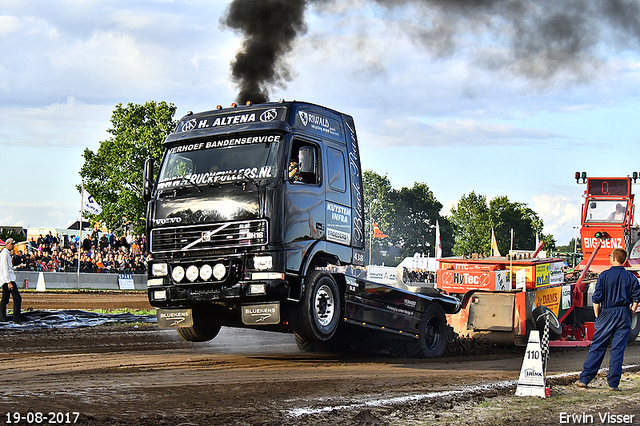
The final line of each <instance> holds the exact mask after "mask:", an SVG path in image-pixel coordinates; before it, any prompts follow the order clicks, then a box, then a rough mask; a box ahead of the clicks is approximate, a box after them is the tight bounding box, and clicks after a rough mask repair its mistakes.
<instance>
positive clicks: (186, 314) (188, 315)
mask: <svg viewBox="0 0 640 426" xmlns="http://www.w3.org/2000/svg"><path fill="white" fill-rule="evenodd" d="M156 315H157V318H158V327H160V328H178V327H191V326H193V311H192V310H191V309H158V311H157V313H156Z"/></svg>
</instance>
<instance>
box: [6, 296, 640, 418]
mask: <svg viewBox="0 0 640 426" xmlns="http://www.w3.org/2000/svg"><path fill="white" fill-rule="evenodd" d="M23 296H25V297H24V299H25V304H24V305H25V307H29V306H33V307H36V306H37V308H38V309H43V308H44V306H49V307H52V306H54V305H55V304H57V305H55V306H57V307H58V308H62V307H65V308H74V309H76V308H80V305H81V304H82V303H87V304H88V305H86V306H83V308H85V309H89V308H92V307H93V306H96V305H100V304H105V303H107V304H109V303H111V304H112V306H115V305H118V308H123V307H124V306H123V304H126V302H125V301H126V300H129V301H130V302H131V303H132V306H130V307H134V308H137V306H134V304H136V303H140V295H131V296H130V295H115V294H114V295H111V296H110V297H107V299H112V300H113V302H109V301H108V300H98V299H103V297H104V296H105V295H95V294H94V295H86V294H81V295H74V294H66V295H65V296H66V298H65V299H64V302H65V303H64V304H65V306H60V305H59V304H60V303H61V300H59V299H58V296H57V295H51V298H50V299H51V300H49V301H48V302H47V301H46V300H43V299H46V298H48V297H49V296H48V295H46V294H45V295H34V297H37V298H39V299H40V301H39V302H38V303H40V304H39V305H38V303H36V302H29V300H30V298H29V297H27V296H28V295H27V294H23ZM116 296H118V297H116ZM143 297H145V296H143ZM122 298H124V299H122ZM54 299H55V300H54ZM89 299H91V300H89ZM82 300H84V302H82ZM115 300H118V302H117V303H116V302H115ZM143 302H144V300H143ZM29 303H34V304H33V305H29ZM47 303H48V304H49V305H47ZM102 308H103V309H106V308H104V307H102ZM93 309H96V308H93ZM111 309H114V308H111ZM1 333H2V349H1V350H0V365H1V367H2V370H3V372H4V374H3V375H2V378H1V379H0V389H2V394H1V395H2V397H1V398H0V409H1V410H2V411H0V419H1V421H3V422H6V420H7V417H6V412H9V411H11V412H20V413H22V414H23V415H25V414H26V413H27V412H28V411H29V410H31V411H34V412H42V413H44V414H45V415H48V413H49V412H54V413H67V412H78V413H80V414H79V418H78V421H77V424H90V425H114V424H122V425H157V424H167V425H177V424H182V425H192V424H198V425H216V424H242V425H258V424H260V425H280V424H314V425H315V424H318V425H319V424H323V425H326V424H341V425H342V424H344V425H349V424H358V425H360V424H362V425H364V424H371V425H373V424H394V425H409V424H410V425H418V424H452V425H454V424H455V425H460V424H496V425H497V424H505V425H507V424H509V425H511V424H531V425H534V424H536V425H540V424H559V416H560V413H561V412H563V411H564V412H569V413H582V412H585V411H586V412H590V411H589V410H592V411H593V413H594V414H595V413H596V412H601V411H602V412H604V411H606V410H608V411H610V412H612V413H614V414H620V415H624V414H626V415H632V414H637V416H636V417H635V421H634V422H633V423H632V424H640V412H638V411H640V408H638V407H640V392H639V391H640V376H639V375H638V374H637V373H629V372H627V373H625V375H624V381H623V383H622V384H621V388H623V389H627V390H624V391H622V392H618V393H613V392H609V391H608V390H606V387H604V383H605V382H603V380H602V379H599V380H598V381H597V383H596V386H599V387H600V389H595V390H586V391H585V390H578V389H574V388H573V387H571V386H565V384H567V383H570V382H573V381H574V380H575V376H571V375H570V376H568V377H566V378H562V377H560V378H552V379H550V383H551V390H552V398H548V399H546V400H540V399H537V398H515V397H513V396H512V395H513V392H514V387H513V384H509V383H505V382H508V381H513V380H517V378H518V375H519V371H520V367H521V363H522V358H523V353H524V351H523V350H521V349H513V348H512V349H508V350H502V351H499V353H497V352H496V351H494V353H488V354H485V355H481V356H474V357H456V358H444V359H436V360H413V359H394V358H391V357H389V356H388V355H386V354H377V355H371V354H369V355H362V354H357V355H337V354H310V353H302V352H299V351H298V350H297V348H296V345H295V343H294V340H293V337H292V336H290V335H283V334H275V333H268V332H257V331H252V330H237V329H228V328H223V331H222V332H221V334H220V335H219V336H218V337H216V339H214V340H213V341H211V342H206V343H201V344H194V343H189V342H185V341H183V340H181V339H180V338H179V337H178V336H177V335H176V334H175V332H173V331H166V330H159V329H158V328H157V327H156V326H155V325H138V326H134V325H125V326H100V327H91V328H81V329H71V330H36V331H13V330H11V331H2V332H1ZM585 357H586V349H571V350H563V351H560V350H555V351H553V352H552V354H551V358H550V361H549V370H548V372H547V374H548V375H549V376H554V375H557V374H560V373H571V372H575V371H579V370H580V368H581V365H582V362H583V361H584V359H585ZM605 361H607V360H605ZM625 361H626V362H625V364H640V344H639V343H635V344H634V345H633V346H630V347H628V350H627V353H626V357H625ZM634 370H638V367H634V368H632V369H631V370H627V371H634ZM496 384H498V385H496ZM478 385H487V387H486V388H484V389H478V388H473V387H474V386H478ZM573 395H575V396H576V398H573ZM554 396H555V397H556V399H554ZM408 397H410V398H408ZM567 398H569V399H567ZM571 398H573V399H571ZM589 398H591V399H593V401H590V400H589ZM483 400H487V401H493V402H494V403H496V404H498V406H497V407H498V408H496V407H492V408H490V409H488V408H487V407H486V405H485V404H486V403H485V404H483V406H480V407H479V406H478V405H477V404H478V403H479V402H481V401H483ZM525 400H526V401H525ZM529 401H532V402H529ZM567 401H571V402H567ZM594 401H597V403H596V402H594ZM527 403H533V404H534V405H535V406H536V407H537V409H536V410H533V411H534V412H532V410H531V409H530V408H529V407H526V406H524V408H523V410H524V411H523V413H524V414H522V413H521V414H520V417H518V413H517V410H516V409H515V407H518V406H523V404H527ZM500 404H502V405H503V407H504V410H503V411H500V410H499V406H500ZM581 404H582V405H581ZM594 410H596V411H594ZM497 413H502V414H500V415H496V414H497ZM595 419H596V422H597V423H598V424H600V422H599V420H598V417H597V416H596V417H595ZM71 420H73V416H72V417H71ZM20 424H28V423H26V421H22V422H21V423H20ZM32 424H35V423H32Z"/></svg>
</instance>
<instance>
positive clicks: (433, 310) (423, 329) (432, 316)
mask: <svg viewBox="0 0 640 426" xmlns="http://www.w3.org/2000/svg"><path fill="white" fill-rule="evenodd" d="M448 337H449V328H448V326H447V317H446V316H445V314H444V309H442V306H440V304H439V303H438V302H430V303H429V304H428V305H427V306H426V307H425V309H424V312H423V313H422V320H421V321H420V328H419V330H418V340H413V341H411V342H409V343H407V346H406V349H407V353H408V355H409V356H411V357H413V358H437V357H440V356H442V355H443V354H444V351H445V349H446V348H447V340H448Z"/></svg>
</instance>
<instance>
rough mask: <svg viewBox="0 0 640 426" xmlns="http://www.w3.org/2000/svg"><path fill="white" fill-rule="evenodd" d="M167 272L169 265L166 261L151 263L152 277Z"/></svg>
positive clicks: (164, 274) (160, 275) (162, 275)
mask: <svg viewBox="0 0 640 426" xmlns="http://www.w3.org/2000/svg"><path fill="white" fill-rule="evenodd" d="M168 273H169V267H168V266H167V264H166V263H154V264H153V265H151V275H153V276H154V277H164V276H166V275H167V274H168Z"/></svg>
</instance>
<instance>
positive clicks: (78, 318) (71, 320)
mask: <svg viewBox="0 0 640 426" xmlns="http://www.w3.org/2000/svg"><path fill="white" fill-rule="evenodd" d="M8 319H9V322H0V330H36V329H48V328H79V327H93V326H96V325H103V324H107V323H119V324H126V323H136V322H143V323H154V322H156V316H155V315H135V314H128V313H121V314H100V313H96V312H87V311H81V310H76V309H69V310H65V311H25V312H23V313H22V318H21V320H22V322H21V323H20V324H16V323H13V322H11V319H12V316H11V315H9V316H8Z"/></svg>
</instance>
